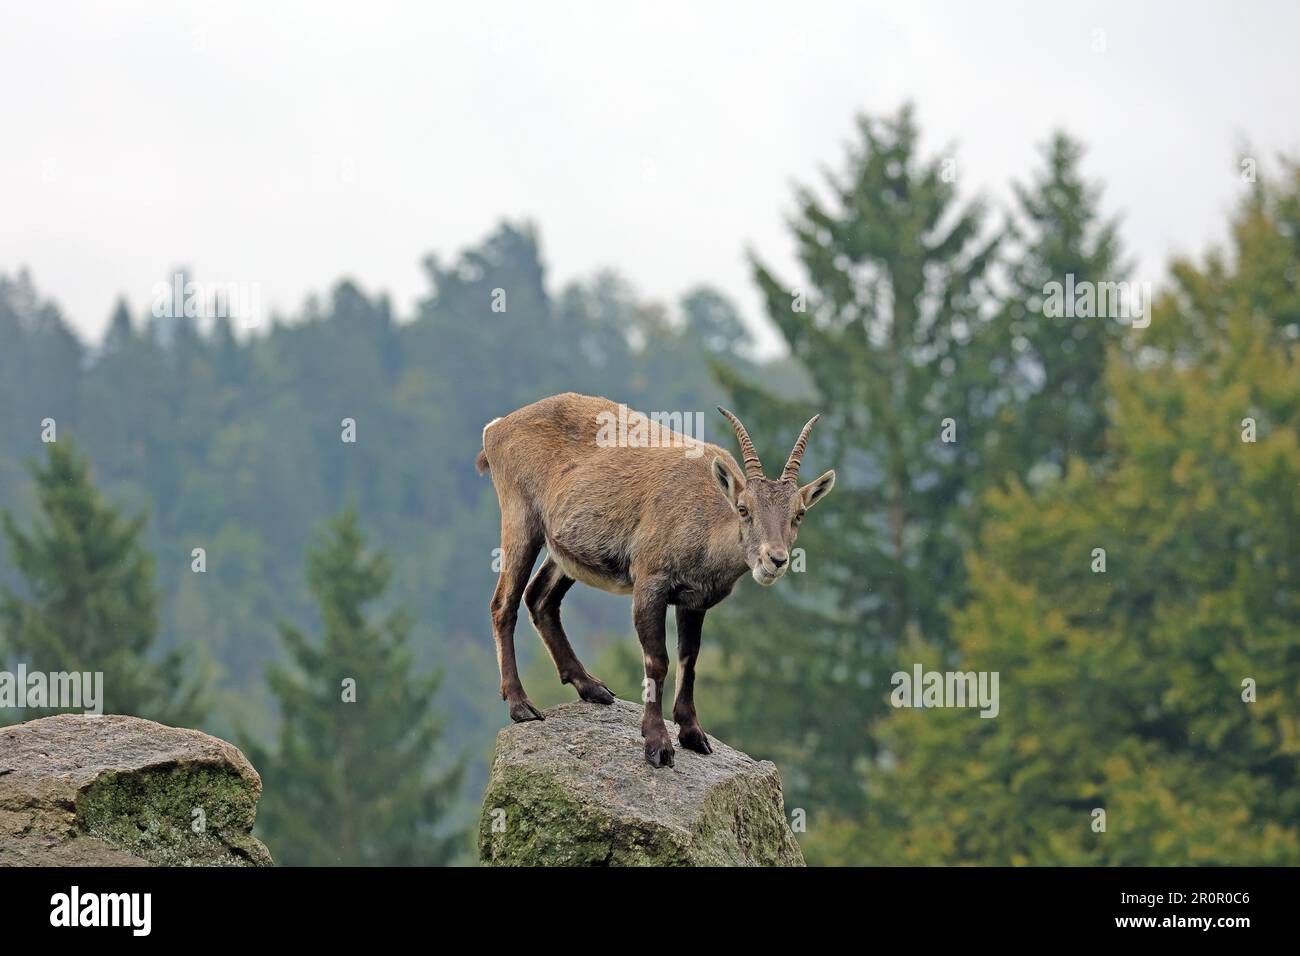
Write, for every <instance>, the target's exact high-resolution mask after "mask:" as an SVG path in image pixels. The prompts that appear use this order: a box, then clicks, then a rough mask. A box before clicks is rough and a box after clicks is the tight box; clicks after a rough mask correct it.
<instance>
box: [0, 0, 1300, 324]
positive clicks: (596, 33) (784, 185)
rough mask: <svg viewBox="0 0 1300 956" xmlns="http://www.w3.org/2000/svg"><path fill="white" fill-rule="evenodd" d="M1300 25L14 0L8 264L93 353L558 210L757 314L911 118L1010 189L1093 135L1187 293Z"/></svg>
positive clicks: (1047, 14)
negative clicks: (846, 168) (831, 184)
mask: <svg viewBox="0 0 1300 956" xmlns="http://www.w3.org/2000/svg"><path fill="white" fill-rule="evenodd" d="M1098 29H1101V30H1104V31H1105V44H1106V50H1105V52H1101V53H1098V52H1094V50H1093V44H1094V31H1095V30H1098ZM1297 39H1300V4H1297V3H1294V2H1279V3H1265V2H1248V0H1238V2H1229V3H1206V2H1190V0H1189V2H1181V3H1179V2H1172V3H1147V4H1143V3H1134V2H1119V3H1098V4H1090V5H1085V4H1068V5H1067V4H1064V3H1022V4H1010V3H988V2H981V3H937V2H936V3H922V2H915V0H914V2H899V3H878V4H869V3H849V2H840V3H820V2H808V0H799V2H785V3H756V2H741V0H729V2H720V0H696V2H694V3H674V2H657V3H654V4H632V3H619V2H610V0H605V2H600V3H590V4H577V3H572V4H567V3H556V2H545V3H542V2H536V3H529V4H525V3H519V4H515V3H497V2H479V0H475V2H473V3H470V2H464V3H458V4H454V5H453V4H446V3H409V4H396V3H378V2H358V3H355V4H348V5H342V4H331V3H302V4H297V3H294V4H290V3H271V2H255V3H232V2H220V3H175V2H166V0H157V2H128V3H123V2H116V3H113V4H112V5H111V6H110V5H108V4H92V3H84V4H71V3H61V2H48V3H46V2H41V3H16V2H11V3H7V4H5V5H4V7H3V10H2V12H0V130H3V139H2V140H0V272H4V273H9V274H13V273H15V272H16V271H17V270H18V269H19V268H20V267H21V266H27V267H29V268H30V269H31V270H32V273H33V275H34V278H35V280H36V283H37V285H38V288H39V289H40V290H41V291H42V292H43V293H44V294H45V295H47V296H50V297H52V298H54V299H55V300H56V301H57V302H58V303H59V305H60V306H61V307H62V309H63V310H64V312H65V314H66V315H67V316H68V317H69V319H70V320H71V321H72V322H73V323H74V324H75V325H76V326H77V327H78V328H79V329H80V330H82V331H83V332H85V333H89V334H92V335H98V334H99V333H100V332H101V331H102V329H103V327H104V325H105V324H106V322H107V319H108V315H109V311H110V308H111V306H112V303H113V301H114V299H115V298H116V297H117V296H118V295H119V294H123V295H125V296H126V297H127V298H128V300H129V301H130V302H131V304H132V306H133V308H134V309H135V310H144V309H147V308H148V306H149V304H150V300H151V289H152V286H153V285H154V283H155V282H157V281H159V280H161V279H164V278H165V277H166V276H167V275H169V274H170V272H171V271H172V270H173V268H174V267H177V266H189V267H191V268H192V269H193V271H194V277H195V278H196V279H199V280H200V281H208V282H236V281H241V282H258V283H261V290H262V302H263V304H264V306H265V307H267V308H273V309H277V310H279V311H281V312H292V311H295V310H296V309H297V308H298V307H299V306H300V304H301V302H302V299H303V298H304V297H305V296H306V295H307V294H308V293H309V292H320V293H324V292H326V291H327V290H328V289H329V287H330V286H331V285H332V284H333V283H334V282H335V281H336V280H338V279H339V278H342V277H344V276H349V277H351V278H354V279H355V280H357V281H358V282H359V283H360V284H361V285H362V286H363V287H364V288H366V289H367V290H368V291H371V292H376V291H387V292H390V293H391V294H392V295H393V297H394V301H395V304H396V306H397V307H398V310H399V314H402V315H403V316H405V315H407V314H409V306H410V304H411V303H412V302H413V301H414V299H415V298H417V297H418V296H420V295H422V294H423V293H424V292H426V291H427V286H426V283H425V280H424V277H423V274H422V270H421V268H420V265H419V262H420V259H421V258H422V257H423V256H424V255H425V254H426V253H428V252H431V251H436V252H438V253H439V254H440V255H442V256H444V257H449V256H451V255H452V254H454V253H455V252H457V251H458V250H459V249H460V248H462V247H463V246H465V245H467V244H470V243H472V242H476V241H478V240H479V239H481V238H482V237H483V236H484V235H485V234H486V233H487V232H489V231H490V230H491V229H492V227H493V226H494V224H495V223H496V222H497V221H498V220H499V219H501V218H502V217H512V218H520V217H530V218H532V219H534V220H536V222H537V223H538V224H539V226H540V228H541V235H542V240H543V244H544V245H543V251H544V255H545V258H546V261H547V263H548V265H549V270H550V271H549V275H550V277H551V280H552V284H553V285H555V286H558V284H559V283H560V282H562V281H565V280H568V279H571V278H575V277H580V276H586V275H589V274H590V273H592V272H593V271H594V270H596V269H597V268H600V267H603V266H611V267H613V268H615V269H617V270H618V271H620V272H621V273H623V274H624V275H625V276H626V277H628V278H629V279H630V280H631V281H632V282H633V283H634V284H635V285H636V286H637V288H638V289H639V291H640V292H641V293H642V294H643V295H645V296H650V297H655V298H660V299H664V300H669V301H672V300H675V299H676V297H677V296H678V294H680V293H681V292H682V291H684V290H685V289H686V288H687V287H689V286H690V285H692V284H694V283H696V282H700V281H705V282H709V283H712V284H714V285H717V286H719V287H720V288H722V289H723V290H724V291H725V292H727V293H728V294H730V295H731V296H733V297H734V298H735V299H736V300H737V301H738V303H739V304H740V305H741V307H742V309H743V310H744V311H745V312H746V313H747V315H750V316H754V315H757V314H758V313H759V303H758V299H757V296H756V295H755V293H754V291H753V288H752V285H751V282H750V280H749V276H748V273H747V269H746V266H745V261H744V255H743V254H744V249H745V247H746V246H752V247H754V248H756V249H757V250H759V251H760V253H761V254H762V255H763V256H764V257H765V258H767V259H768V260H769V261H771V262H772V263H774V264H775V265H777V266H778V267H780V268H781V269H782V270H783V274H784V275H786V276H788V277H789V278H790V279H791V280H794V279H796V278H797V277H798V273H797V272H796V271H795V269H794V267H793V265H792V258H791V243H790V240H789V238H788V234H787V230H786V228H785V224H784V221H785V216H786V215H787V214H788V212H789V211H790V207H791V195H792V186H793V184H795V183H816V182H817V181H818V179H819V170H820V169H822V168H823V167H825V166H828V165H829V166H832V167H835V168H838V167H839V166H840V163H841V160H842V158H843V151H844V145H845V143H846V142H848V141H849V139H850V138H851V136H852V132H853V116H854V113H855V112H857V111H860V110H865V111H868V112H870V113H884V112H890V113H892V112H893V111H895V110H896V109H897V107H898V106H899V105H900V104H901V103H902V102H904V101H905V100H909V99H910V100H912V101H914V102H915V104H916V108H917V116H918V120H919V122H920V125H921V128H922V130H923V132H924V134H925V145H926V149H927V151H935V152H941V153H942V154H944V155H946V154H947V146H948V144H950V143H955V144H956V145H957V153H956V155H957V156H958V158H959V167H958V169H959V182H960V184H961V186H962V187H963V190H964V191H965V192H966V193H967V194H968V195H969V194H970V193H972V192H977V191H978V192H983V193H985V194H986V195H988V196H989V197H990V198H991V199H992V200H993V201H994V202H995V203H1002V202H1004V201H1005V197H1006V183H1007V182H1008V181H1009V180H1010V179H1013V178H1015V179H1024V178H1026V177H1027V176H1028V175H1029V173H1030V172H1031V170H1033V169H1034V168H1035V166H1036V164H1037V161H1038V156H1039V154H1038V147H1039V146H1040V145H1041V144H1042V142H1043V141H1044V140H1045V138H1046V137H1047V136H1048V134H1049V132H1050V131H1051V130H1052V129H1053V128H1055V127H1057V126H1064V127H1065V128H1067V129H1068V130H1069V131H1070V132H1072V133H1073V134H1075V135H1077V136H1079V137H1081V138H1082V139H1083V140H1084V141H1085V142H1086V143H1087V144H1088V145H1089V147H1090V153H1089V156H1088V160H1087V167H1086V168H1087V170H1088V172H1089V173H1090V175H1091V176H1092V177H1093V178H1096V179H1100V180H1102V181H1104V182H1105V184H1106V187H1107V192H1106V198H1107V202H1108V207H1109V208H1110V209H1112V210H1113V211H1116V212H1122V213H1123V214H1124V216H1125V228H1124V238H1125V240H1126V241H1127V243H1128V246H1129V249H1130V251H1131V252H1132V253H1133V254H1135V255H1136V256H1137V257H1138V259H1139V261H1140V264H1141V267H1142V268H1141V275H1139V276H1137V277H1136V278H1142V279H1152V280H1158V279H1159V278H1161V277H1162V276H1163V274H1164V263H1165V261H1166V260H1167V258H1168V257H1169V256H1170V255H1171V254H1173V253H1189V254H1196V253H1199V252H1201V251H1202V250H1203V249H1204V248H1205V247H1206V245H1207V244H1209V243H1211V242H1214V241H1220V240H1221V239H1222V238H1223V235H1224V221H1225V215H1226V213H1227V212H1228V211H1229V210H1230V209H1231V208H1232V206H1233V203H1234V199H1235V197H1236V196H1237V195H1238V194H1239V191H1240V190H1241V189H1243V188H1246V187H1244V186H1243V185H1242V184H1241V182H1240V175H1239V172H1240V170H1239V166H1238V162H1239V158H1238V157H1239V147H1240V146H1241V145H1242V144H1246V143H1249V144H1252V145H1253V151H1252V152H1253V154H1254V155H1257V156H1259V157H1261V160H1262V161H1267V160H1268V159H1270V158H1271V157H1273V156H1275V155H1276V154H1277V153H1278V152H1279V151H1288V152H1291V153H1293V154H1300V98H1298V97H1297V94H1298V93H1300V57H1298V56H1297V54H1296V52H1295V45H1296V42H1297Z"/></svg>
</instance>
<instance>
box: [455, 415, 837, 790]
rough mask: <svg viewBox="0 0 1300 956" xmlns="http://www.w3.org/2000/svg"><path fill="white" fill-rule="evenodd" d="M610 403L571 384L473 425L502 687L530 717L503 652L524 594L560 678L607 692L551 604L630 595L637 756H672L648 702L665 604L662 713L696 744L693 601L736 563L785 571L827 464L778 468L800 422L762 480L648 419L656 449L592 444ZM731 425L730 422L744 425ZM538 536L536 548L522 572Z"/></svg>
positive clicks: (660, 650)
mask: <svg viewBox="0 0 1300 956" xmlns="http://www.w3.org/2000/svg"><path fill="white" fill-rule="evenodd" d="M618 409H619V406H618V405H616V404H615V403H614V402H611V401H609V400H608V399H604V398H594V397H591V396H586V395H578V394H574V393H572V392H570V393H565V394H563V395H556V396H553V397H551V398H546V399H542V400H541V401H539V402H535V403H533V404H532V405H528V406H525V407H524V408H521V409H519V410H517V411H515V412H512V413H511V414H509V415H507V416H505V417H504V418H500V419H497V420H495V421H493V422H490V423H489V424H488V425H487V427H485V428H484V430H483V448H482V450H481V451H480V452H479V455H478V458H477V461H476V465H477V467H478V470H479V472H480V473H483V472H484V471H487V470H490V471H491V475H492V482H493V484H494V486H495V487H496V492H497V497H498V499H499V501H500V504H501V549H502V572H501V577H500V580H499V581H498V583H497V588H496V592H495V593H494V594H493V597H492V603H491V609H492V624H493V631H494V634H495V637H496V641H497V658H498V663H499V665H500V669H501V696H502V698H503V699H504V700H506V701H507V703H508V705H509V710H510V716H511V717H512V718H513V719H515V720H529V719H537V718H540V717H541V714H540V713H539V712H538V710H537V709H536V708H535V707H534V706H533V705H532V703H531V702H530V701H529V700H528V698H527V696H526V695H525V693H524V689H523V686H522V685H521V684H520V681H519V673H518V668H517V666H516V663H515V651H514V626H515V621H516V617H517V612H518V607H519V601H520V599H521V598H523V599H524V600H525V603H526V605H527V607H528V611H529V616H530V618H531V619H532V622H533V625H534V627H535V628H536V629H537V631H538V633H539V634H540V635H541V637H542V640H543V641H544V642H545V643H546V646H547V649H548V650H549V651H550V653H551V656H552V658H553V659H554V660H555V664H556V668H557V670H558V671H559V674H560V679H561V680H562V681H563V682H564V683H570V684H573V685H574V687H575V689H576V690H577V691H578V694H579V695H580V696H581V697H582V698H583V699H584V700H590V701H595V702H600V703H609V702H610V701H612V700H613V695H612V694H611V693H610V692H609V690H608V688H606V687H605V685H604V684H602V683H601V682H600V681H599V680H597V679H596V678H595V677H593V676H592V675H591V674H589V673H588V672H587V670H586V668H584V667H583V665H582V663H581V662H580V661H579V660H578V658H577V656H576V655H575V654H574V652H573V648H572V647H571V646H570V645H569V642H568V639H567V637H566V636H565V634H564V630H563V628H562V627H561V625H560V617H559V603H560V601H561V599H562V598H563V597H564V594H565V593H566V592H567V591H568V590H569V588H570V587H572V585H573V583H574V581H575V580H577V581H582V582H583V583H585V584H589V585H591V586H593V587H597V588H601V589H602V590H606V591H612V592H614V593H623V594H627V593H630V594H631V595H632V611H633V620H634V622H635V624H636V630H637V636H638V637H639V638H640V640H641V644H642V648H643V651H644V653H645V665H646V678H647V680H646V695H644V696H647V697H652V698H653V699H649V700H647V701H646V712H645V716H644V717H643V720H642V734H643V735H644V736H645V738H646V758H647V760H649V761H650V762H651V763H652V764H655V765H656V766H659V765H663V764H668V765H671V764H672V760H673V749H672V745H671V743H670V741H669V739H668V734H667V729H666V727H665V726H664V723H663V718H662V712H661V703H660V700H659V698H660V695H661V694H662V692H663V681H664V678H665V677H666V676H667V670H668V660H667V651H666V647H665V639H664V633H665V613H666V610H667V607H668V606H669V605H674V606H676V608H677V620H678V651H679V656H680V658H681V671H682V672H681V680H680V681H679V683H680V685H681V686H680V689H679V693H678V698H677V702H676V704H675V705H674V708H673V716H674V719H675V720H676V721H677V722H678V723H679V724H680V725H681V732H680V740H681V743H682V745H683V746H687V747H690V748H691V749H695V750H699V751H701V752H704V753H707V752H709V745H708V739H707V737H706V736H705V734H704V732H703V731H702V730H700V727H699V722H698V719H697V717H696V714H695V705H694V700H693V684H694V665H695V657H696V655H697V653H698V649H699V636H700V626H701V624H702V623H703V618H704V612H705V611H706V610H708V608H710V607H712V606H713V605H714V604H716V603H718V602H719V601H721V600H722V599H723V598H725V597H726V596H727V595H728V594H730V593H731V590H732V588H733V587H734V586H735V584H736V581H737V580H739V578H740V577H741V576H742V575H743V574H745V572H746V571H752V573H753V575H754V577H755V579H756V580H758V581H759V582H760V583H762V584H771V583H773V582H774V581H775V580H776V579H777V578H779V577H780V576H781V575H782V574H784V573H785V570H786V569H787V568H788V566H789V564H788V562H789V547H790V545H791V544H793V541H794V538H795V535H796V534H797V533H798V527H797V526H798V520H799V519H800V518H801V517H802V515H803V512H804V511H805V510H806V509H807V508H808V507H811V505H812V504H813V503H815V502H816V501H817V500H819V499H820V498H821V497H822V496H823V495H825V493H826V492H827V491H829V490H830V486H831V485H832V484H833V483H834V478H835V475H834V472H827V473H826V474H825V475H822V476H821V477H820V478H818V479H817V480H816V481H814V482H813V483H811V484H809V485H806V486H805V487H804V488H802V489H801V488H798V487H797V485H796V484H795V482H794V479H793V477H792V475H791V469H792V468H793V472H794V473H796V474H797V471H798V457H800V456H802V453H803V449H802V444H803V443H806V437H807V432H808V429H809V428H811V424H812V423H811V422H810V423H809V425H808V426H805V429H804V435H803V436H801V439H800V446H798V447H797V449H796V450H797V452H798V456H794V457H792V459H791V462H790V464H788V465H787V468H786V472H785V474H786V476H787V477H786V479H785V480H775V481H773V480H769V479H766V478H763V477H761V476H760V473H759V472H758V471H757V470H754V471H753V472H752V474H753V477H750V478H749V479H748V480H747V479H746V478H745V475H744V472H742V470H741V469H740V468H739V467H738V466H737V464H736V461H735V459H734V458H732V456H731V454H730V453H729V452H727V451H726V450H725V449H723V448H720V447H719V446H717V445H713V444H703V445H702V453H700V444H699V443H694V444H695V447H694V448H693V449H692V448H688V447H686V445H687V443H688V442H694V440H693V439H687V438H685V437H684V436H681V435H677V434H676V433H675V432H669V431H668V430H667V429H662V428H660V427H659V426H658V425H656V424H654V423H650V427H649V433H650V434H651V435H652V436H653V440H652V442H651V444H652V445H656V444H657V445H659V446H661V447H601V446H600V445H599V444H597V435H598V433H599V430H600V427H601V422H600V418H599V416H600V415H601V414H602V413H609V414H610V415H613V416H617V415H618ZM631 414H633V415H635V414H636V413H631ZM736 427H737V430H738V434H743V426H741V425H739V423H738V422H737V423H736ZM745 440H747V438H746V439H745ZM664 445H669V446H671V447H662V446H664ZM759 467H760V468H761V466H759ZM751 468H752V463H751ZM542 547H545V548H546V550H547V558H546V560H545V561H543V562H542V565H541V567H539V568H538V570H537V572H536V574H534V575H533V577H532V580H531V581H528V574H529V572H530V571H531V569H532V566H533V563H534V561H535V560H536V559H537V555H538V554H539V552H540V551H541V549H542ZM651 691H653V693H651Z"/></svg>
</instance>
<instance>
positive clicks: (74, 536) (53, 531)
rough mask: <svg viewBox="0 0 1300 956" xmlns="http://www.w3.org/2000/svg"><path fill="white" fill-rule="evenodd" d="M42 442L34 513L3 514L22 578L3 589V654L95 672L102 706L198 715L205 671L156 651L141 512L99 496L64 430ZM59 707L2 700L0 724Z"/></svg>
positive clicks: (34, 667) (181, 720)
mask: <svg viewBox="0 0 1300 956" xmlns="http://www.w3.org/2000/svg"><path fill="white" fill-rule="evenodd" d="M53 427H57V423H54V426H53ZM55 435H56V436H57V432H55ZM46 447H47V448H48V449H49V453H48V456H47V458H46V460H45V463H44V464H38V463H35V462H34V463H33V464H32V466H31V473H32V478H33V481H34V483H35V491H36V497H37V501H38V502H39V506H40V519H39V521H38V522H36V523H35V525H34V527H32V528H31V530H29V531H24V530H23V529H22V528H21V527H20V526H19V523H18V521H17V519H15V517H14V515H13V514H12V513H10V512H9V511H4V512H3V513H0V522H2V523H3V527H4V537H5V541H6V543H7V545H8V551H9V556H10V560H11V561H12V562H13V565H14V567H15V568H16V569H17V571H18V573H19V575H20V576H21V581H22V587H21V593H18V592H15V591H14V590H12V589H10V588H8V587H5V588H0V639H2V641H0V654H3V655H4V657H5V658H7V659H10V660H13V661H21V662H23V663H25V664H27V666H28V669H29V670H30V671H42V672H46V673H48V672H63V671H66V672H72V671H78V672H83V673H85V672H90V673H94V672H102V673H103V675H104V677H103V688H102V690H103V697H102V699H101V700H99V701H98V702H97V703H98V704H99V706H100V707H102V712H103V713H106V714H133V715H135V716H137V717H148V718H150V719H152V720H158V721H161V722H163V723H171V724H180V725H189V724H193V723H195V722H197V721H199V720H201V719H202V717H203V715H204V713H205V712H206V710H207V704H206V702H205V701H204V699H203V693H204V684H203V681H202V679H201V678H200V677H198V676H187V675H186V666H185V659H184V655H183V654H182V653H181V652H180V651H179V650H172V651H170V652H168V653H166V654H163V655H157V654H155V653H154V651H155V647H154V644H155V641H156V639H157V637H158V591H157V588H156V587H155V585H154V580H153V556H152V555H150V554H149V552H148V551H147V550H146V549H145V547H144V545H143V542H142V540H141V538H142V531H143V528H144V525H145V518H144V516H143V515H140V516H138V517H136V518H132V519H129V520H128V519H124V518H123V517H122V516H121V515H119V514H118V512H117V511H116V510H115V509H114V508H113V507H112V505H110V504H109V503H108V502H106V501H105V500H104V498H103V496H102V495H101V494H100V493H99V491H98V489H96V488H95V486H94V484H93V482H92V480H91V475H90V464H89V462H88V461H87V460H86V458H85V456H84V455H82V454H81V453H80V452H78V450H77V448H76V445H75V444H74V442H73V440H72V438H71V436H69V435H68V434H67V433H66V431H65V432H64V435H63V437H62V438H58V439H57V440H56V441H52V442H50V443H49V444H48V445H47V446H46ZM197 657H198V658H199V659H200V660H202V655H201V654H200V655H197ZM56 712H58V711H57V710H56V709H53V708H25V709H18V708H8V707H5V708H0V723H16V722H17V721H19V720H31V719H33V718H36V717H40V716H43V715H45V714H50V713H56Z"/></svg>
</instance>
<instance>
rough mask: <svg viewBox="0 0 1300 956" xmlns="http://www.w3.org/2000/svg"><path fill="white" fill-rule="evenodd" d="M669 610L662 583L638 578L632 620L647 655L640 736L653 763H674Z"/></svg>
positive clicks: (642, 648) (650, 761)
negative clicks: (667, 708) (668, 699)
mask: <svg viewBox="0 0 1300 956" xmlns="http://www.w3.org/2000/svg"><path fill="white" fill-rule="evenodd" d="M667 613H668V601H667V596H666V592H665V589H664V588H663V586H662V585H661V584H660V583H659V582H656V581H654V580H649V581H645V582H644V583H643V582H642V581H637V583H636V585H635V587H634V589H633V591H632V621H633V623H634V624H635V625H636V636H637V637H638V638H640V640H641V650H642V652H643V653H644V655H645V678H646V679H645V684H644V685H642V691H641V697H642V699H643V700H644V701H645V713H644V714H643V715H642V717H641V736H642V737H644V738H645V759H646V761H647V762H648V763H649V764H650V766H652V767H671V766H672V765H673V744H672V741H671V740H670V739H669V737H668V727H667V726H666V725H665V724H664V712H663V696H664V679H665V678H666V677H667V676H668V646H667V644H666V641H665V635H664V631H665V626H664V615H666V614H667Z"/></svg>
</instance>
